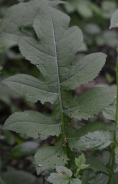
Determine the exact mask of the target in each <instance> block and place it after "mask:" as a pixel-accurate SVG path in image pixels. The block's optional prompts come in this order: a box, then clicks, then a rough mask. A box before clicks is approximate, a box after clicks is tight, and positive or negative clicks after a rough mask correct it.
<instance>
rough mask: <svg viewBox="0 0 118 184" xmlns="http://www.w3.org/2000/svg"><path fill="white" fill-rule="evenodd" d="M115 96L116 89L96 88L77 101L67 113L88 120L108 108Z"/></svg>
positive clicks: (86, 92)
mask: <svg viewBox="0 0 118 184" xmlns="http://www.w3.org/2000/svg"><path fill="white" fill-rule="evenodd" d="M106 89H107V90H106ZM115 94H116V88H115V87H112V88H110V87H103V86H101V87H94V88H92V89H89V90H87V91H85V92H84V93H83V94H82V95H81V96H80V97H79V98H78V99H76V102H75V103H72V104H71V107H69V109H68V110H66V113H67V114H69V115H70V116H71V117H75V118H78V119H82V118H83V119H88V118H90V117H91V116H92V117H93V116H94V115H96V114H98V113H99V112H100V111H101V110H102V109H104V108H105V107H107V104H109V102H110V101H111V103H112V102H113V98H114V96H115Z"/></svg>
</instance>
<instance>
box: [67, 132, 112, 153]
mask: <svg viewBox="0 0 118 184" xmlns="http://www.w3.org/2000/svg"><path fill="white" fill-rule="evenodd" d="M68 142H69V145H70V148H71V149H72V150H73V149H77V150H86V149H100V150H101V149H104V148H106V147H107V146H109V145H110V144H111V143H112V142H113V136H112V134H111V133H110V132H104V131H96V132H93V133H91V132H89V133H88V134H86V135H84V136H82V137H78V138H77V137H76V138H75V137H74V138H73V137H71V138H68Z"/></svg>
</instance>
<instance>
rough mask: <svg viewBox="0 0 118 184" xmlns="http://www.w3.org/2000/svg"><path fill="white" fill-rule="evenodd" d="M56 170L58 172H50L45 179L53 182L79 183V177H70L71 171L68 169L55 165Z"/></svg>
mask: <svg viewBox="0 0 118 184" xmlns="http://www.w3.org/2000/svg"><path fill="white" fill-rule="evenodd" d="M56 171H57V172H58V173H51V175H50V176H49V177H48V180H47V181H49V182H50V183H53V184H60V183H61V184H81V181H80V180H79V179H73V178H71V177H72V172H71V170H70V169H67V168H66V167H63V166H57V167H56Z"/></svg>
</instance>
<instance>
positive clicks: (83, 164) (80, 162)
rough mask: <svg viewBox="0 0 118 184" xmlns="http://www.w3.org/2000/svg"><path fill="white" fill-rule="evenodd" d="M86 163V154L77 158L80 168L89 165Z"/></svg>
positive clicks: (77, 164)
mask: <svg viewBox="0 0 118 184" xmlns="http://www.w3.org/2000/svg"><path fill="white" fill-rule="evenodd" d="M85 163H86V158H85V156H84V154H82V155H80V156H79V157H78V158H75V164H76V166H77V167H78V168H79V170H81V169H85V168H87V167H88V166H89V165H87V164H85Z"/></svg>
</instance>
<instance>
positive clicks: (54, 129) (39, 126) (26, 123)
mask: <svg viewBox="0 0 118 184" xmlns="http://www.w3.org/2000/svg"><path fill="white" fill-rule="evenodd" d="M3 128H4V129H7V130H13V131H15V132H17V133H22V134H25V135H27V136H30V137H33V138H38V137H39V136H40V137H41V139H45V138H46V137H47V136H49V135H57V136H58V135H59V134H60V132H61V125H60V124H59V123H58V122H56V121H55V120H54V119H53V117H46V116H44V115H43V114H41V113H39V112H36V111H25V112H16V113H15V114H13V115H11V116H10V117H9V118H8V119H7V121H6V123H5V125H4V127H3Z"/></svg>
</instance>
